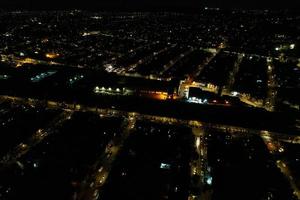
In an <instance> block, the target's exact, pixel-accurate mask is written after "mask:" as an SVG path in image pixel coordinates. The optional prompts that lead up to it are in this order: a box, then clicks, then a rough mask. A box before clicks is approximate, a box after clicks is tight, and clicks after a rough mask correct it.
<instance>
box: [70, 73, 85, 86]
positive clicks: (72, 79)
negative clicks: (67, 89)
mask: <svg viewBox="0 0 300 200" xmlns="http://www.w3.org/2000/svg"><path fill="white" fill-rule="evenodd" d="M83 77H84V76H83V75H76V76H75V77H73V78H70V79H69V83H70V84H71V85H72V84H73V83H75V82H76V81H79V80H81V79H83Z"/></svg>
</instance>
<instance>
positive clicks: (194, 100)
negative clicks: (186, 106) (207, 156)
mask: <svg viewBox="0 0 300 200" xmlns="http://www.w3.org/2000/svg"><path fill="white" fill-rule="evenodd" d="M188 102H190V103H198V104H207V103H208V101H207V99H204V100H203V99H198V98H196V97H190V98H189V99H188Z"/></svg>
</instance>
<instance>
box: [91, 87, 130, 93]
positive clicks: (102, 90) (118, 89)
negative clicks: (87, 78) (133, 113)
mask: <svg viewBox="0 0 300 200" xmlns="http://www.w3.org/2000/svg"><path fill="white" fill-rule="evenodd" d="M124 90H125V88H123V91H124ZM94 92H95V93H102V92H121V89H120V88H116V89H115V90H114V89H112V88H111V87H109V88H105V87H101V88H100V87H99V86H96V87H95V89H94Z"/></svg>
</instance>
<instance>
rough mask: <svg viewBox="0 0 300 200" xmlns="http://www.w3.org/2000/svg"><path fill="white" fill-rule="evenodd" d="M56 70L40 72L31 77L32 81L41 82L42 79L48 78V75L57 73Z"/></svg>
mask: <svg viewBox="0 0 300 200" xmlns="http://www.w3.org/2000/svg"><path fill="white" fill-rule="evenodd" d="M55 73H56V71H48V72H43V73H40V74H38V75H36V76H34V77H32V78H30V80H31V81H32V82H39V81H40V80H42V79H44V78H46V77H49V76H52V75H53V74H55Z"/></svg>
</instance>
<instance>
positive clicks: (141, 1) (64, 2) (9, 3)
mask: <svg viewBox="0 0 300 200" xmlns="http://www.w3.org/2000/svg"><path fill="white" fill-rule="evenodd" d="M75 2H77V1H75V0H73V1H72V0H47V1H44V0H1V1H0V6H1V7H3V8H5V7H16V8H22V7H29V8H30V7H32V8H44V9H47V8H49V9H50V8H76V7H77V8H112V9H113V8H116V9H118V8H129V9H130V8H132V9H139V8H142V9H147V8H166V9H168V8H176V9H180V8H194V9H195V8H200V7H204V6H208V7H220V8H246V9H252V8H262V9H265V8H268V9H272V8H293V9H296V10H300V1H299V0H280V1H278V0H251V1H250V0H79V1H78V2H77V3H75Z"/></svg>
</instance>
